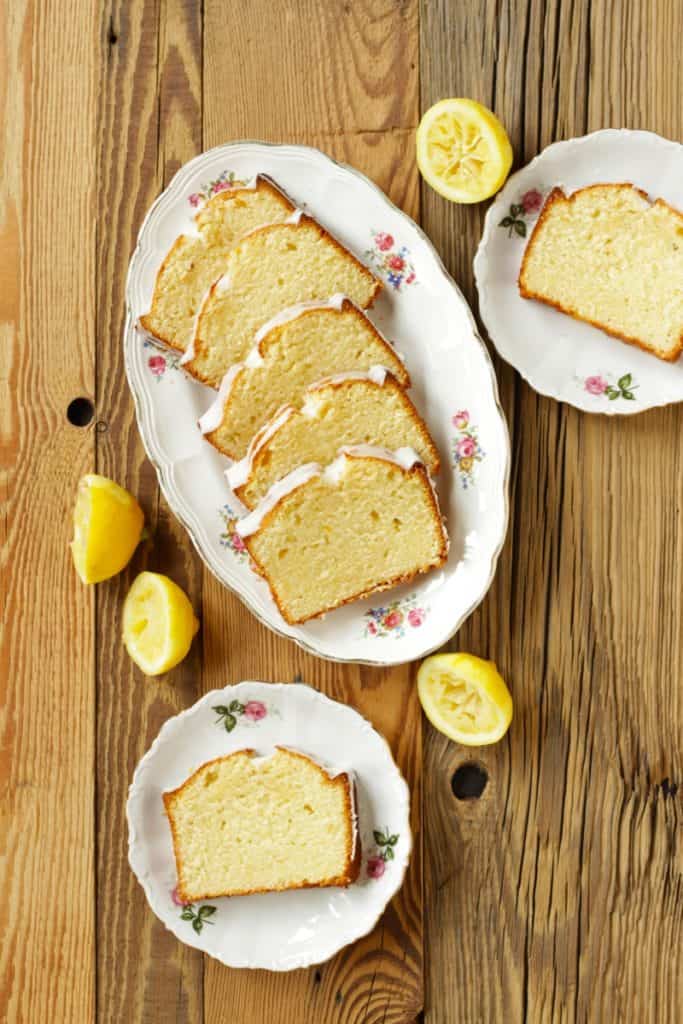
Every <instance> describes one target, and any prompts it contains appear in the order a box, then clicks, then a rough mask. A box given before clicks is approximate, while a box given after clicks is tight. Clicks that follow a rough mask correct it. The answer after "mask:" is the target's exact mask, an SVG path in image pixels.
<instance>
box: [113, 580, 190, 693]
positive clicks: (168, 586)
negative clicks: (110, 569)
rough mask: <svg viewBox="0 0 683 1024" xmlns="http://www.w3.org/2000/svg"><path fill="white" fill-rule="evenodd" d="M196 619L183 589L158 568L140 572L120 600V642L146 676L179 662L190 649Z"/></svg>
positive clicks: (155, 674) (159, 672)
mask: <svg viewBox="0 0 683 1024" xmlns="http://www.w3.org/2000/svg"><path fill="white" fill-rule="evenodd" d="M198 629H199V622H198V621H197V618H196V617H195V614H194V611H193V610H192V605H191V604H190V600H189V598H188V596H187V594H186V593H185V591H184V590H181V588H180V587H179V586H178V584H177V583H174V582H173V580H171V579H169V578H168V576H163V575H162V574H161V573H158V572H141V573H140V575H139V576H137V577H136V579H135V580H134V582H133V585H132V586H131V588H130V590H129V591H128V594H127V595H126V600H125V601H124V604H123V642H124V644H125V647H126V650H127V651H128V653H129V654H130V656H131V658H132V659H133V661H134V662H135V664H136V665H137V666H138V668H141V669H142V671H143V672H144V673H145V675H147V676H158V675H161V673H162V672H168V671H169V669H172V668H174V667H175V666H176V665H178V664H179V663H180V662H181V661H182V660H183V658H184V657H185V655H186V654H187V652H188V651H189V649H190V647H191V645H192V640H193V638H194V635H195V633H196V632H197V630H198Z"/></svg>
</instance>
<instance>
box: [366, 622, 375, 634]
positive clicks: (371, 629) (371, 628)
mask: <svg viewBox="0 0 683 1024" xmlns="http://www.w3.org/2000/svg"><path fill="white" fill-rule="evenodd" d="M376 632H377V626H376V625H375V623H374V622H368V633H370V635H371V636H374V635H375V633H376Z"/></svg>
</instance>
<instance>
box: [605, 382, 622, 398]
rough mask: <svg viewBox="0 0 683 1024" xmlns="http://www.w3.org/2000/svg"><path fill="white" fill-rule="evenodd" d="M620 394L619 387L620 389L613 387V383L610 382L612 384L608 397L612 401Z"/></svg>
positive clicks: (608, 390)
mask: <svg viewBox="0 0 683 1024" xmlns="http://www.w3.org/2000/svg"><path fill="white" fill-rule="evenodd" d="M620 394H621V391H619V389H618V388H614V387H612V385H611V384H610V386H609V387H608V388H607V397H608V398H609V400H610V402H613V401H614V399H615V398H618V397H619V395H620Z"/></svg>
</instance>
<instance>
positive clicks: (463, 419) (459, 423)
mask: <svg viewBox="0 0 683 1024" xmlns="http://www.w3.org/2000/svg"><path fill="white" fill-rule="evenodd" d="M469 422H470V414H469V412H468V411H467V409H460V411H459V412H456V414H455V416H454V417H453V426H454V427H457V428H458V430H464V429H465V427H466V426H467V424H468V423H469Z"/></svg>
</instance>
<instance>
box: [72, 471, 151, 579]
mask: <svg viewBox="0 0 683 1024" xmlns="http://www.w3.org/2000/svg"><path fill="white" fill-rule="evenodd" d="M144 522H145V517H144V515H143V514H142V509H141V508H140V506H139V505H138V503H137V501H136V500H135V498H134V497H133V495H132V494H129V493H128V491H126V490H124V488H123V487H119V485H118V484H117V483H114V481H113V480H109V478H108V477H106V476H97V475H96V474H95V473H88V474H87V475H86V476H84V477H82V478H81V479H80V481H79V483H78V493H77V494H76V507H75V509H74V539H73V540H72V542H71V553H72V554H73V559H74V565H75V566H76V572H77V573H78V575H79V576H80V577H81V579H82V580H83V582H84V583H99V582H100V581H101V580H108V579H109V577H110V576H116V574H117V572H121V570H122V569H123V568H124V566H126V565H128V562H129V561H130V560H131V558H132V555H133V552H134V551H135V549H136V547H137V546H138V543H139V542H140V535H141V533H142V528H143V526H144Z"/></svg>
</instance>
